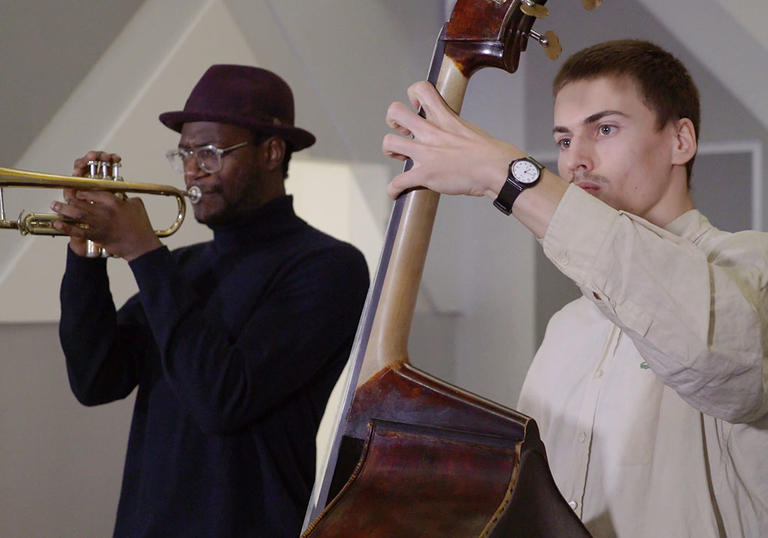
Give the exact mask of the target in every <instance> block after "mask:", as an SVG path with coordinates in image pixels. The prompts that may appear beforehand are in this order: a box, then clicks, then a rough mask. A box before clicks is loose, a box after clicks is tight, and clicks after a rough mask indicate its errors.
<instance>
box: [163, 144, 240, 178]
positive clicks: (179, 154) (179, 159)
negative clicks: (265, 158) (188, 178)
mask: <svg viewBox="0 0 768 538" xmlns="http://www.w3.org/2000/svg"><path fill="white" fill-rule="evenodd" d="M247 145H248V142H240V143H239V144H235V145H234V146H229V147H228V148H218V147H216V146H214V145H213V144H206V145H205V146H197V147H195V148H190V149H186V148H176V149H172V150H170V151H168V152H167V153H166V154H165V157H166V159H168V162H169V163H171V168H173V169H174V171H175V172H177V173H179V174H183V173H184V167H185V165H186V163H187V161H188V160H189V158H190V157H192V156H193V155H194V156H195V160H196V161H197V166H199V167H200V169H201V170H203V171H205V172H207V173H209V174H215V173H216V172H218V171H219V170H221V158H222V157H223V156H224V155H226V154H227V153H229V152H230V151H234V150H236V149H238V148H242V147H243V146H247Z"/></svg>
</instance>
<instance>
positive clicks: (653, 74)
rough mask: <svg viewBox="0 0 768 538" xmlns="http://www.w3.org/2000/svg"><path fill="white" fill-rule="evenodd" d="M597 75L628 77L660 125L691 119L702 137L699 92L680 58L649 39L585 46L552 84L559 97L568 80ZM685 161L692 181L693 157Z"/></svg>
mask: <svg viewBox="0 0 768 538" xmlns="http://www.w3.org/2000/svg"><path fill="white" fill-rule="evenodd" d="M598 77H617V78H620V77H627V78H629V79H630V80H633V81H634V82H635V83H636V84H637V88H638V90H639V91H640V95H641V96H642V97H643V100H644V102H645V104H646V105H647V106H648V108H650V109H651V110H653V111H654V112H655V113H656V119H657V122H658V127H659V129H661V128H662V127H664V126H665V125H666V124H667V122H669V121H675V120H678V119H681V118H688V119H689V120H691V123H693V129H694V134H695V136H696V140H698V139H699V123H700V121H701V118H700V116H701V113H700V109H699V91H698V89H697V88H696V84H694V82H693V79H692V78H691V75H690V74H689V73H688V70H687V69H686V68H685V66H684V65H683V64H682V62H681V61H680V60H678V59H677V58H675V57H674V56H673V55H672V54H670V53H669V52H667V51H665V50H664V49H662V48H661V47H659V46H657V45H654V44H653V43H650V42H648V41H640V40H633V39H626V40H619V41H606V42H605V43H600V44H598V45H593V46H591V47H588V48H586V49H583V50H581V51H579V52H577V53H575V54H574V55H573V56H571V57H570V58H568V60H567V61H566V62H565V63H564V64H563V66H562V67H561V68H560V71H559V72H558V73H557V76H556V77H555V80H554V81H553V83H552V93H553V95H554V96H557V94H558V92H559V91H560V90H561V89H563V86H565V85H566V84H568V83H569V82H576V81H578V80H585V79H594V78H598ZM694 158H695V155H694V157H691V160H690V161H688V162H687V163H686V171H687V174H688V183H689V184H690V182H691V169H692V168H693V160H694Z"/></svg>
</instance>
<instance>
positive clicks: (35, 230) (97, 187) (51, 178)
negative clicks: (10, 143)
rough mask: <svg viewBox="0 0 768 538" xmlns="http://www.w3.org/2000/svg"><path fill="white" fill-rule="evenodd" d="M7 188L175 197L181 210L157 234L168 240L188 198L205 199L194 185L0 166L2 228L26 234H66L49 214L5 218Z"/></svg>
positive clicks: (190, 199) (56, 218) (182, 214)
mask: <svg viewBox="0 0 768 538" xmlns="http://www.w3.org/2000/svg"><path fill="white" fill-rule="evenodd" d="M4 187H15V188H35V189H73V190H83V191H84V190H90V191H107V192H112V193H115V194H117V193H133V194H146V195H159V196H172V197H175V198H176V202H177V208H178V210H177V214H176V217H175V219H174V221H173V222H172V223H171V225H170V226H169V227H168V228H165V229H161V230H155V235H157V236H158V237H167V236H169V235H171V234H173V233H174V232H176V230H178V229H179V227H180V226H181V223H182V222H183V221H184V217H185V215H186V203H185V200H186V199H187V198H188V199H189V201H190V203H192V204H196V203H197V202H199V201H200V198H201V196H202V193H201V191H200V189H199V188H198V187H196V186H192V187H190V188H189V189H187V190H181V189H178V188H176V187H173V186H171V185H160V184H155V183H137V182H128V181H114V180H112V179H91V178H82V177H72V176H61V175H55V174H46V173H40V172H31V171H27V170H17V169H13V168H2V167H0V229H15V230H19V231H20V232H21V233H22V234H23V235H26V234H36V235H37V234H39V235H63V234H61V233H60V232H58V231H57V230H56V229H55V228H53V222H54V221H56V220H60V217H59V216H58V215H55V214H47V213H28V214H26V215H24V212H22V214H21V215H19V218H18V219H16V220H8V219H6V216H5V204H4V199H3V191H2V189H3V188H4Z"/></svg>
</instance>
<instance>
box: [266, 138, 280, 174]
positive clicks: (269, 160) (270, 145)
mask: <svg viewBox="0 0 768 538" xmlns="http://www.w3.org/2000/svg"><path fill="white" fill-rule="evenodd" d="M284 158H285V140H283V139H282V138H278V137H276V136H273V137H271V138H268V139H267V140H266V142H265V143H264V163H265V164H266V166H267V168H268V169H269V170H277V169H280V168H281V167H282V166H283V159H284Z"/></svg>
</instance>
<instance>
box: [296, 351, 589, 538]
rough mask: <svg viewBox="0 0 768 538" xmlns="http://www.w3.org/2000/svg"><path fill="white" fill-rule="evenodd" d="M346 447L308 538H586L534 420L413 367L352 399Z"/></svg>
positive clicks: (378, 379)
mask: <svg viewBox="0 0 768 538" xmlns="http://www.w3.org/2000/svg"><path fill="white" fill-rule="evenodd" d="M371 417H375V418H371ZM345 437H346V439H345V441H346V442H345V443H344V444H343V445H342V452H344V453H343V454H342V456H341V458H340V461H341V462H344V463H342V465H339V466H337V474H340V475H342V476H336V477H335V483H336V486H335V487H334V488H333V494H334V499H333V501H332V502H331V503H330V504H329V505H328V507H327V508H326V509H325V511H324V513H323V514H322V516H321V517H320V518H319V519H318V520H316V521H315V523H314V524H313V525H312V526H311V527H310V528H309V529H308V530H307V532H306V533H305V534H304V536H305V537H307V538H309V537H312V538H318V537H332V536H367V537H379V536H381V537H385V536H387V537H389V536H398V537H402V538H408V537H416V536H420V537H432V536H434V537H443V536H451V537H455V538H463V537H467V538H469V537H479V536H494V537H496V536H499V537H500V536H543V537H546V536H552V537H554V536H573V537H579V536H588V533H587V532H586V531H585V530H584V527H583V526H582V524H581V522H580V521H579V519H578V518H577V517H576V516H575V515H574V513H573V511H572V510H571V509H570V507H569V506H568V505H567V504H566V503H565V501H564V500H563V499H562V497H561V496H560V494H559V493H558V491H557V488H556V487H555V485H554V482H553V480H552V477H551V475H550V473H549V469H548V467H547V464H546V454H545V452H544V447H543V445H542V443H541V441H540V440H539V436H538V429H537V428H536V425H535V423H534V421H533V420H531V419H530V418H529V417H526V416H525V415H521V414H520V413H517V412H515V411H513V410H511V409H508V408H505V407H503V406H500V405H498V404H495V403H493V402H490V401H488V400H485V399H483V398H480V397H478V396H476V395H473V394H470V393H468V392H466V391H463V390H461V389H459V388H457V387H453V386H451V385H449V384H447V383H444V382H442V381H440V380H438V379H436V378H434V377H432V376H429V375H427V374H425V373H423V372H420V371H419V370H417V369H415V368H413V367H412V366H410V365H407V364H406V365H403V366H401V367H398V368H394V369H391V368H386V369H384V370H382V371H381V372H379V373H378V374H377V375H376V376H374V377H373V378H372V379H370V380H369V381H368V382H367V383H365V384H364V385H363V386H361V387H360V388H359V389H358V390H357V394H356V398H355V401H354V404H353V408H352V411H351V413H350V417H349V421H348V422H347V431H346V435H345ZM349 462H356V465H355V467H354V468H350V467H349ZM521 463H522V464H521ZM342 484H343V486H342Z"/></svg>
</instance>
